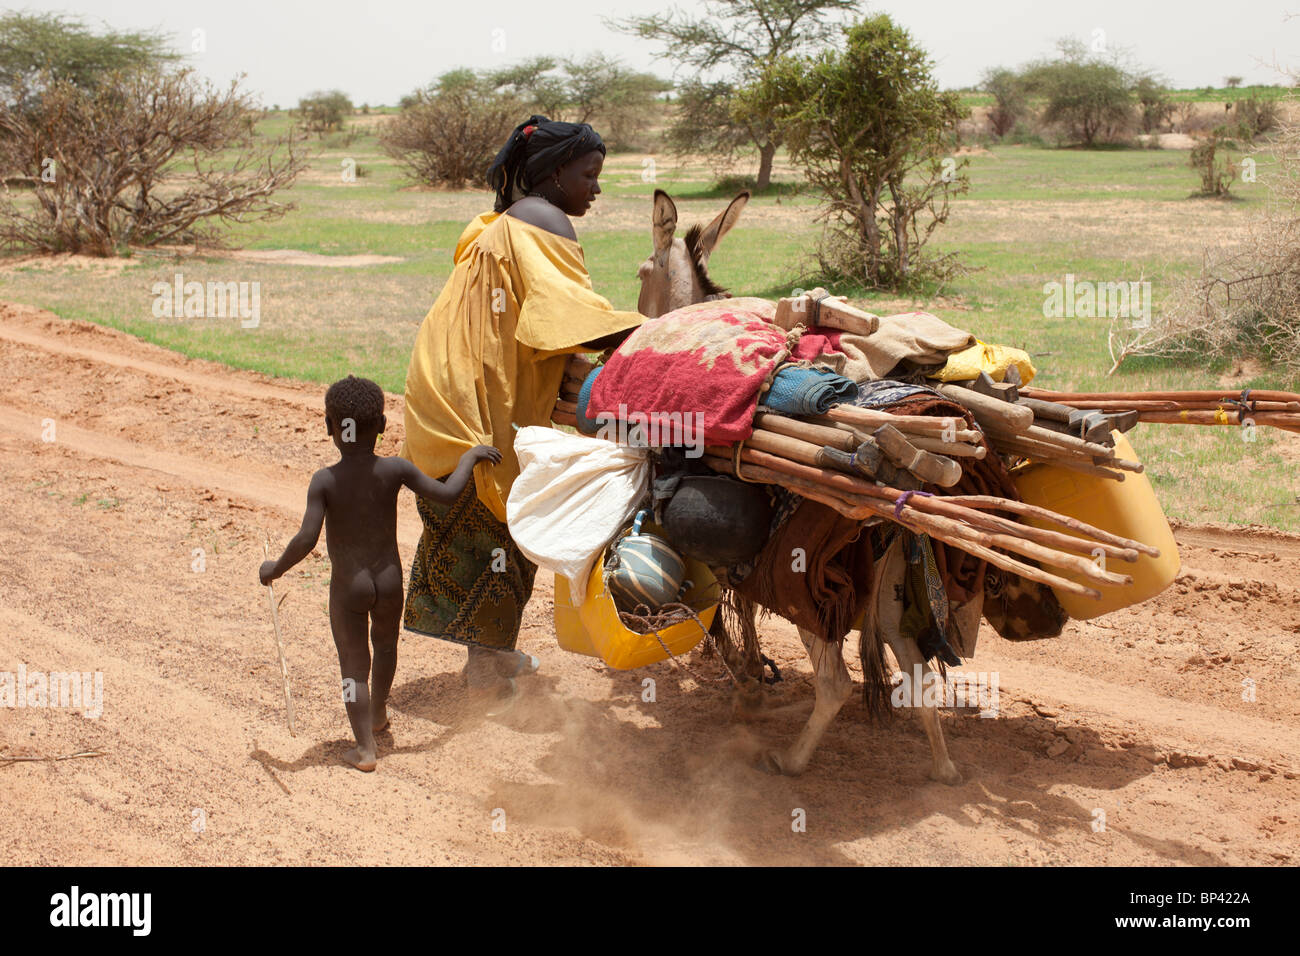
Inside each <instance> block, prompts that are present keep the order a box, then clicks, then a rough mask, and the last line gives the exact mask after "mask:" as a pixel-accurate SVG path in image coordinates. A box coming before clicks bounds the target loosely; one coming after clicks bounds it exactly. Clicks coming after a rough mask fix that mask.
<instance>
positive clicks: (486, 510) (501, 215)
mask: <svg viewBox="0 0 1300 956" xmlns="http://www.w3.org/2000/svg"><path fill="white" fill-rule="evenodd" d="M604 157H605V146H604V144H603V143H602V142H601V140H600V137H599V136H598V135H597V134H596V133H595V131H594V130H592V128H591V127H590V126H587V125H586V124H575V123H558V122H550V121H549V120H547V119H546V118H545V117H541V116H534V117H532V118H531V119H530V120H529V122H528V123H524V124H521V125H520V126H519V127H518V128H517V129H516V130H515V131H514V133H513V134H512V135H511V137H510V140H509V141H508V142H507V143H506V145H505V147H504V148H503V149H502V150H501V152H500V153H499V154H498V156H497V158H496V161H495V162H494V163H493V165H492V167H491V169H490V170H489V173H488V177H489V182H490V184H491V185H492V186H493V188H494V189H495V190H496V193H497V199H496V209H495V211H494V212H491V213H484V214H483V215H480V216H479V217H477V218H476V219H475V220H474V221H473V222H471V223H470V224H469V226H468V227H467V228H466V229H465V231H464V233H462V235H461V237H460V241H459V242H458V243H457V245H456V253H455V264H456V265H455V269H454V271H453V272H452V274H451V277H450V278H449V279H448V280H447V284H446V285H445V286H444V287H443V289H442V292H441V294H439V296H438V299H437V301H436V302H434V304H433V308H432V309H430V310H429V314H428V315H426V316H425V318H424V323H423V325H421V326H420V331H419V334H418V335H417V337H416V342H415V348H414V350H413V351H412V353H411V363H410V366H409V368H408V370H407V374H406V416H405V418H406V446H405V449H404V454H405V456H406V457H407V458H409V459H410V460H411V461H413V462H414V463H415V464H416V465H418V466H419V467H420V469H421V470H422V471H424V472H425V473H426V474H428V475H431V476H433V477H441V476H443V475H445V474H448V473H449V472H451V471H452V470H453V469H454V468H455V466H456V462H457V461H458V460H459V459H460V456H461V454H462V453H464V452H465V451H466V450H467V449H469V448H472V447H473V446H475V445H495V446H496V447H498V448H500V449H501V454H502V460H501V463H500V464H499V465H496V466H495V467H492V466H490V465H489V464H487V463H481V464H480V465H479V466H478V467H476V468H475V473H474V482H473V483H472V484H471V485H470V486H469V487H467V488H466V491H465V493H464V494H463V495H462V496H461V498H460V500H458V501H456V502H455V503H454V504H452V505H450V506H440V505H437V504H434V503H432V502H429V501H426V500H424V499H422V498H421V499H418V503H417V507H418V509H419V512H420V517H421V519H422V520H423V522H424V534H423V535H422V536H421V538H420V544H419V547H418V549H417V550H416V554H415V560H414V562H413V563H412V566H411V581H410V587H409V589H408V592H407V599H406V609H405V612H404V619H403V623H404V625H405V627H406V628H408V629H409V630H412V631H416V632H419V633H422V634H428V635H431V636H433V637H439V638H443V639H445V640H450V641H456V642H458V643H462V644H467V645H469V648H470V656H469V663H468V665H467V668H466V675H467V677H468V678H469V680H470V682H471V685H473V686H476V687H481V688H486V689H493V690H495V691H497V692H499V693H502V694H506V695H509V694H512V693H513V690H514V684H513V681H510V680H509V678H511V677H513V676H514V675H516V674H519V673H526V672H530V671H531V670H535V669H536V666H537V661H536V659H535V658H529V657H527V656H526V655H523V654H519V653H518V652H515V650H514V648H515V642H516V640H517V639H518V636H519V627H520V623H521V621H522V617H523V610H524V605H525V604H527V602H528V599H529V596H530V595H531V593H532V587H533V578H534V575H535V574H536V571H537V568H536V565H534V564H532V562H530V561H529V560H528V559H527V558H526V557H524V555H523V554H522V553H521V552H520V551H519V549H518V547H516V546H515V544H514V542H513V541H512V540H511V538H510V534H509V531H508V529H507V528H506V524H505V520H506V507H505V502H506V498H507V496H508V495H509V493H510V486H511V484H512V483H513V482H514V480H515V478H516V477H517V476H518V474H519V462H518V460H517V459H516V457H515V454H514V430H515V426H519V427H523V426H526V425H546V424H549V421H550V413H551V409H552V408H553V407H554V405H555V401H556V398H557V397H558V395H559V391H560V382H561V380H562V378H563V376H564V366H565V362H566V359H567V356H568V355H570V354H571V353H575V352H587V351H593V350H599V349H603V348H606V347H608V346H609V345H612V344H616V343H617V342H618V341H620V340H621V339H622V338H623V337H624V336H626V335H627V334H628V333H629V332H630V331H631V330H632V329H633V328H634V327H635V326H637V325H638V324H640V323H641V322H642V321H643V320H644V317H643V316H641V315H640V314H638V313H636V312H618V311H615V310H614V308H613V307H612V306H611V305H610V303H609V301H608V300H606V299H604V298H602V297H601V296H599V295H597V294H596V292H595V291H594V290H593V289H592V285H591V277H590V276H589V275H588V274H587V269H586V265H585V264H584V261H583V254H582V247H581V246H580V245H579V244H578V241H577V236H576V235H575V234H574V231H573V226H572V224H571V223H570V222H569V220H568V218H567V217H568V216H582V215H583V214H585V213H586V211H587V210H588V209H589V208H591V204H592V202H594V201H595V198H596V196H597V195H598V194H599V193H600V186H599V184H598V183H597V179H598V177H599V175H600V170H601V166H602V165H603V162H604ZM502 652H508V653H502Z"/></svg>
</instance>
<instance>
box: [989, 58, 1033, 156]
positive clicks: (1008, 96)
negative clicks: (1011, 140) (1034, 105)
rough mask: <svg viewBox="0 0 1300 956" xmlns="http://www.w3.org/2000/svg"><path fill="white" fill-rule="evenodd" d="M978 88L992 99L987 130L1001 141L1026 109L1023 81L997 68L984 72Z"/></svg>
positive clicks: (1013, 74) (1013, 73)
mask: <svg viewBox="0 0 1300 956" xmlns="http://www.w3.org/2000/svg"><path fill="white" fill-rule="evenodd" d="M980 88H981V89H982V90H983V91H984V92H985V93H988V94H989V95H990V96H992V97H993V106H992V107H991V108H990V109H989V113H988V120H989V128H990V129H991V130H992V131H993V135H994V136H996V137H997V138H998V139H1002V138H1003V137H1004V136H1006V135H1007V133H1009V132H1011V130H1012V129H1014V128H1015V126H1016V123H1017V122H1018V121H1019V120H1020V119H1021V118H1022V117H1024V115H1025V113H1026V111H1027V109H1028V102H1029V101H1028V97H1027V96H1026V94H1025V84H1024V80H1023V79H1021V77H1020V76H1019V75H1018V74H1017V73H1015V72H1014V71H1012V70H1008V69H1005V68H999V69H995V70H988V71H986V72H985V74H984V77H983V79H982V80H981V81H980Z"/></svg>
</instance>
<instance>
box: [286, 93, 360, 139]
mask: <svg viewBox="0 0 1300 956" xmlns="http://www.w3.org/2000/svg"><path fill="white" fill-rule="evenodd" d="M351 113H352V100H351V99H349V98H348V95H347V94H346V93H344V92H343V91H342V90H329V91H321V90H317V91H315V92H313V93H309V94H307V95H306V96H304V97H302V98H301V99H300V100H298V114H299V115H300V116H301V117H302V121H303V127H304V128H305V129H307V130H308V131H309V132H312V133H318V134H319V135H321V136H324V135H325V134H326V133H328V132H329V131H330V130H334V129H341V128H342V127H343V123H344V121H345V120H346V119H347V117H348V116H350V115H351Z"/></svg>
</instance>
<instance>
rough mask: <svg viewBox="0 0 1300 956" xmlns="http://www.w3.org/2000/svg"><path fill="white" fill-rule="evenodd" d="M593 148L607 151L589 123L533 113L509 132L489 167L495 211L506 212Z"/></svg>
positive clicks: (489, 179) (602, 153) (489, 180)
mask: <svg viewBox="0 0 1300 956" xmlns="http://www.w3.org/2000/svg"><path fill="white" fill-rule="evenodd" d="M593 149H597V150H600V152H601V155H604V154H605V143H604V141H603V140H602V139H601V138H600V134H599V133H597V132H596V131H595V130H594V129H592V128H591V126H589V125H588V124H587V123H563V122H560V121H559V120H549V119H547V118H546V117H545V116H536V115H534V116H530V117H529V118H528V122H527V123H520V124H519V125H518V126H516V127H515V131H514V132H513V133H511V134H510V138H509V139H508V140H506V144H505V145H504V146H502V147H501V152H499V153H497V158H496V159H494V160H492V165H491V166H489V167H488V185H489V186H491V187H492V188H493V189H494V190H496V194H497V199H496V207H495V208H496V211H497V212H505V211H506V208H507V207H508V206H509V205H510V204H511V203H513V202H514V201H515V200H517V199H521V198H522V197H523V196H524V195H525V194H526V193H527V192H528V190H530V189H532V188H533V186H534V185H536V184H537V183H539V182H541V181H542V180H543V179H545V178H546V176H547V175H548V174H549V173H550V172H551V171H552V170H554V169H558V168H559V167H560V166H563V165H564V164H565V163H567V162H568V161H569V160H571V159H573V158H574V157H576V156H581V155H583V154H584V153H589V152H591V151H592V150H593Z"/></svg>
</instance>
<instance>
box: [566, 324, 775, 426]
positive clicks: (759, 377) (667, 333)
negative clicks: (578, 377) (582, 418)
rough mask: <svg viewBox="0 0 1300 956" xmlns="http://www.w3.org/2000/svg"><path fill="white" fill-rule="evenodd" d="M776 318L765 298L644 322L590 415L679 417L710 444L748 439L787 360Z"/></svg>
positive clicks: (611, 364) (599, 383) (613, 364)
mask: <svg viewBox="0 0 1300 956" xmlns="http://www.w3.org/2000/svg"><path fill="white" fill-rule="evenodd" d="M775 314H776V305H775V304H774V303H772V302H768V301H767V300H765V299H756V298H735V299H720V300H718V301H716V302H700V303H697V304H695V305H688V306H686V308H684V309H677V310H676V311H674V312H669V313H668V314H667V315H663V316H660V317H659V318H657V319H648V320H646V322H645V323H644V324H642V325H641V326H640V327H639V328H638V329H637V330H636V331H635V332H633V333H632V334H631V335H630V336H629V337H628V339H627V341H625V342H624V343H623V344H622V345H621V346H619V348H618V351H616V352H615V353H614V355H613V356H612V357H611V358H610V360H609V361H608V362H606V363H605V367H604V368H603V369H602V370H601V373H600V375H599V376H598V377H597V378H596V383H595V386H594V387H593V388H592V391H591V400H590V402H589V403H588V405H587V415H588V417H590V418H593V419H596V418H598V419H600V420H604V421H617V420H619V419H626V418H627V416H628V415H629V414H634V413H635V414H638V415H647V416H651V419H652V420H653V417H654V416H657V415H658V416H670V417H671V416H674V415H680V416H681V418H680V419H678V420H683V419H685V420H693V421H697V422H700V423H701V425H702V428H703V432H704V437H703V440H704V442H705V443H706V444H717V445H723V444H731V443H732V442H737V441H742V440H744V439H746V438H748V437H749V436H750V435H751V434H752V433H753V430H754V409H755V407H756V406H757V405H758V397H759V393H760V391H761V390H762V388H763V386H764V384H765V383H767V382H768V381H769V380H770V377H771V376H772V375H773V374H774V373H775V371H776V369H777V366H778V365H780V364H781V363H782V362H785V361H787V359H788V356H789V348H788V347H787V344H786V341H787V335H788V333H787V332H785V331H784V330H783V329H781V328H778V327H777V326H775V325H773V324H772V319H773V317H774V316H775ZM697 415H698V416H700V417H695V416H697ZM687 416H691V417H690V418H687Z"/></svg>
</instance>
